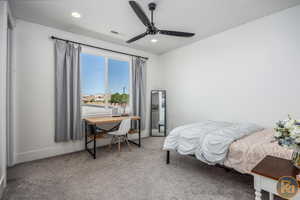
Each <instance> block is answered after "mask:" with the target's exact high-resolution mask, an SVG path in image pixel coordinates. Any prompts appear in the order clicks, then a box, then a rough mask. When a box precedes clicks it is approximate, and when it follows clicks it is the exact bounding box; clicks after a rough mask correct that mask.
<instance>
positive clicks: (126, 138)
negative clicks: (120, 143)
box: [125, 134, 131, 151]
mask: <svg viewBox="0 0 300 200" xmlns="http://www.w3.org/2000/svg"><path fill="white" fill-rule="evenodd" d="M125 141H126V143H127V145H128V149H129V151H131V146H130V144H129V141H128V135H127V134H126V135H125Z"/></svg>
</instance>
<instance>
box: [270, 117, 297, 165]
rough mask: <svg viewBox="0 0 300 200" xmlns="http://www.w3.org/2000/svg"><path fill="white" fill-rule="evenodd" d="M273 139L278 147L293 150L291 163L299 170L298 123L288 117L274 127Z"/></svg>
mask: <svg viewBox="0 0 300 200" xmlns="http://www.w3.org/2000/svg"><path fill="white" fill-rule="evenodd" d="M275 139H276V140H277V141H278V144H279V145H280V146H283V147H286V148H290V149H293V150H294V152H293V155H292V163H293V164H294V166H295V167H297V168H298V169H300V122H299V121H297V120H295V119H292V118H291V116H290V115H289V116H288V119H286V120H283V121H279V122H277V123H276V127H275Z"/></svg>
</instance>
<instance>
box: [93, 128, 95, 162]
mask: <svg viewBox="0 0 300 200" xmlns="http://www.w3.org/2000/svg"><path fill="white" fill-rule="evenodd" d="M93 134H94V155H93V156H94V159H96V126H95V125H94V126H93Z"/></svg>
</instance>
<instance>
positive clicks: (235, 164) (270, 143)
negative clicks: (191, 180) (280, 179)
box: [163, 121, 292, 174]
mask: <svg viewBox="0 0 300 200" xmlns="http://www.w3.org/2000/svg"><path fill="white" fill-rule="evenodd" d="M273 136H274V131H273V130H272V129H263V128H262V127H260V126H257V125H255V124H252V123H229V122H216V121H202V122H199V123H194V124H189V125H184V126H180V127H177V128H175V129H173V130H172V131H171V132H170V133H169V135H168V136H167V137H166V139H165V142H164V146H163V149H164V150H166V151H167V163H169V159H170V151H176V152H178V153H179V154H181V155H192V156H194V157H196V158H197V159H198V160H200V161H202V162H205V163H207V164H209V165H216V164H217V165H222V166H225V167H227V168H232V169H234V170H236V171H238V172H240V173H243V174H251V170H252V168H253V167H254V166H255V165H256V164H258V163H259V162H260V161H261V160H262V159H263V158H264V157H265V156H266V155H272V156H277V157H281V158H286V159H290V158H291V156H292V150H289V149H286V148H284V147H281V146H279V145H278V144H277V142H275V141H274V137H273Z"/></svg>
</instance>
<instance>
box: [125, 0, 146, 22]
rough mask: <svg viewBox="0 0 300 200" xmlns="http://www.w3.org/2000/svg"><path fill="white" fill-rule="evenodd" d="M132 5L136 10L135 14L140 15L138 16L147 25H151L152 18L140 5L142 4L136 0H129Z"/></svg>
mask: <svg viewBox="0 0 300 200" xmlns="http://www.w3.org/2000/svg"><path fill="white" fill-rule="evenodd" d="M129 4H130V6H131V7H132V9H133V10H134V12H135V14H136V15H137V16H138V18H139V19H140V20H141V21H142V22H143V24H144V25H145V26H147V27H148V26H151V23H150V20H149V18H148V17H147V15H146V14H145V12H144V11H143V9H142V8H141V7H140V5H139V4H138V3H137V2H135V1H129Z"/></svg>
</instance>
